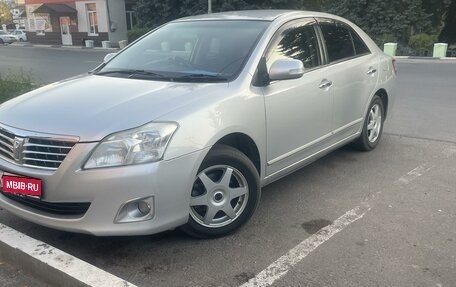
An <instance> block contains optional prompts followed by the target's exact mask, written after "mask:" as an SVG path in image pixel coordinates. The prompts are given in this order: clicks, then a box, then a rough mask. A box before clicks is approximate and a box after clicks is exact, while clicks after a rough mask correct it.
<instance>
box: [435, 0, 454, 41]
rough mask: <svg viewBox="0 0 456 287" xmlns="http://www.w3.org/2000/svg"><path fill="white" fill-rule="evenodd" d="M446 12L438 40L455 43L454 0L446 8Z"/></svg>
mask: <svg viewBox="0 0 456 287" xmlns="http://www.w3.org/2000/svg"><path fill="white" fill-rule="evenodd" d="M447 11H448V14H447V17H446V18H445V25H444V28H443V29H442V32H441V33H440V36H439V41H441V42H444V43H449V44H453V43H456V0H453V3H451V5H450V7H449V8H448V10H447Z"/></svg>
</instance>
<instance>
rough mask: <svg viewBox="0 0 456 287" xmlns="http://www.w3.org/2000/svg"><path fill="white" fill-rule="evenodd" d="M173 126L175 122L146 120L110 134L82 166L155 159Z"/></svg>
mask: <svg viewBox="0 0 456 287" xmlns="http://www.w3.org/2000/svg"><path fill="white" fill-rule="evenodd" d="M176 129H177V124H176V123H149V124H146V125H144V126H141V127H139V128H136V129H131V130H127V131H122V132H118V133H115V134H112V135H110V136H108V137H106V138H105V139H104V140H102V141H101V142H100V143H99V144H98V146H97V147H96V148H95V150H94V151H93V152H92V155H91V156H90V157H89V159H88V160H87V161H86V163H85V165H84V168H85V169H91V168H99V167H113V166H122V165H131V164H139V163H148V162H154V161H159V160H161V159H162V158H163V154H164V153H165V150H166V147H167V146H168V143H169V141H170V139H171V137H172V136H173V134H174V132H175V131H176Z"/></svg>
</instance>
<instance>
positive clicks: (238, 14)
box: [175, 10, 333, 22]
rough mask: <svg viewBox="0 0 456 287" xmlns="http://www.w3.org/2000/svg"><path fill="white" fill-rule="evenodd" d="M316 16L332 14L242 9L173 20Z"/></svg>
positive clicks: (268, 19)
mask: <svg viewBox="0 0 456 287" xmlns="http://www.w3.org/2000/svg"><path fill="white" fill-rule="evenodd" d="M293 16H294V17H298V16H299V17H317V16H326V17H328V16H333V15H330V14H326V13H319V12H313V11H300V10H242V11H230V12H220V13H212V14H204V15H197V16H190V17H185V18H180V19H177V20H175V21H177V22H180V21H194V20H263V21H274V20H275V19H277V18H279V17H290V18H293Z"/></svg>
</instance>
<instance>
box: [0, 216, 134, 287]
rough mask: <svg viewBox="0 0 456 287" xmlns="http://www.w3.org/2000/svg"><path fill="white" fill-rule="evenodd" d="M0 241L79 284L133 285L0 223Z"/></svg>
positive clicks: (103, 286) (100, 285)
mask: <svg viewBox="0 0 456 287" xmlns="http://www.w3.org/2000/svg"><path fill="white" fill-rule="evenodd" d="M0 243H1V244H0V245H2V244H3V245H7V246H8V248H12V249H11V250H18V251H21V252H23V253H25V254H27V255H28V256H30V257H31V259H33V260H34V262H33V263H35V264H43V266H49V267H51V269H54V271H60V272H63V273H65V274H66V275H67V276H70V277H71V278H73V279H74V280H75V282H78V283H81V284H80V285H81V286H82V285H83V286H93V287H135V285H133V284H131V283H130V282H127V281H125V280H123V279H121V278H119V277H117V276H114V275H112V274H111V273H108V272H106V271H104V270H101V269H100V268H97V267H95V266H93V265H91V264H89V263H87V262H85V261H82V260H80V259H78V258H76V257H74V256H72V255H70V254H68V253H65V252H63V251H61V250H59V249H57V248H55V247H53V246H50V245H49V244H46V243H44V242H41V241H39V240H36V239H34V238H31V237H29V236H27V235H25V234H23V233H20V232H19V231H16V230H14V229H12V228H10V227H8V226H6V225H3V224H1V223H0ZM0 251H1V250H0ZM45 276H47V275H45ZM84 284H85V285H84ZM65 285H67V284H66V283H65V282H61V284H59V285H58V286H65ZM71 286H75V284H71Z"/></svg>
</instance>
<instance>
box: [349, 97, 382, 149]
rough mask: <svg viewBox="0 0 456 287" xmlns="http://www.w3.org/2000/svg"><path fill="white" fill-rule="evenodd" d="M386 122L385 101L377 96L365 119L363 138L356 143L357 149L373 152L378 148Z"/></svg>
mask: <svg viewBox="0 0 456 287" xmlns="http://www.w3.org/2000/svg"><path fill="white" fill-rule="evenodd" d="M384 121H385V110H384V106H383V101H382V99H380V97H379V96H377V95H375V96H374V98H373V99H372V101H371V103H370V105H369V109H368V112H367V115H366V117H365V119H364V125H363V131H362V132H361V136H360V137H359V138H358V139H357V140H356V141H355V143H354V145H355V147H356V148H357V149H359V150H362V151H371V150H373V149H374V148H376V147H377V145H378V143H379V141H380V138H381V137H382V133H383V123H384Z"/></svg>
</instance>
